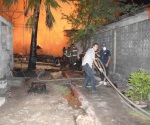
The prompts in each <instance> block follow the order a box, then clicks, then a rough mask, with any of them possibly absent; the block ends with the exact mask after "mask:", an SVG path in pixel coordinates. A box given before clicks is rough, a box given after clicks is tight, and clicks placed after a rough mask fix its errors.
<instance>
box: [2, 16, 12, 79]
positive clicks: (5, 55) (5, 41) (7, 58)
mask: <svg viewBox="0 0 150 125" xmlns="http://www.w3.org/2000/svg"><path fill="white" fill-rule="evenodd" d="M12 28H13V27H12V24H11V23H10V22H8V21H7V20H5V19H4V18H3V17H1V16H0V52H1V53H0V65H1V66H0V79H1V78H4V77H9V76H10V68H11V69H12V68H13V41H12ZM9 67H10V68H9Z"/></svg>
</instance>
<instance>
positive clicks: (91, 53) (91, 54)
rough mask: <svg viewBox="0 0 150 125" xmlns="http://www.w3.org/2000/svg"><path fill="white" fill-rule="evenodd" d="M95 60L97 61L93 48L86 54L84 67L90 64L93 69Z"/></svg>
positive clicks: (83, 62)
mask: <svg viewBox="0 0 150 125" xmlns="http://www.w3.org/2000/svg"><path fill="white" fill-rule="evenodd" d="M94 59H95V51H94V49H93V48H90V49H88V50H87V52H86V53H85V56H84V58H83V60H82V66H83V65H85V64H86V63H88V64H89V66H90V67H91V68H92V64H93V60H94Z"/></svg>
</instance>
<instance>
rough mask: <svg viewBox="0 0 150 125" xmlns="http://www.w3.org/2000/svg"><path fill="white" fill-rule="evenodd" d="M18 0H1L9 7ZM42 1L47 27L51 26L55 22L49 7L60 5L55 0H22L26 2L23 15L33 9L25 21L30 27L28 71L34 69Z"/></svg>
mask: <svg viewBox="0 0 150 125" xmlns="http://www.w3.org/2000/svg"><path fill="white" fill-rule="evenodd" d="M18 1H19V0H3V4H4V5H6V6H8V7H10V6H11V5H12V4H17V3H18ZM60 1H62V2H66V1H67V0H60ZM42 2H43V3H44V6H45V11H46V19H45V23H46V26H47V27H48V28H49V29H51V28H52V27H53V23H54V22H55V19H54V17H53V15H52V13H51V7H52V8H55V9H57V8H58V7H60V6H59V4H58V2H57V1H56V0H25V1H24V3H25V4H26V8H25V16H27V15H28V13H29V11H31V12H32V10H33V14H30V17H29V18H28V20H27V22H26V25H27V26H30V27H31V28H32V35H31V45H30V56H29V63H28V71H32V70H35V69H36V58H37V54H36V46H37V32H38V22H39V15H40V9H41V8H40V6H41V3H42Z"/></svg>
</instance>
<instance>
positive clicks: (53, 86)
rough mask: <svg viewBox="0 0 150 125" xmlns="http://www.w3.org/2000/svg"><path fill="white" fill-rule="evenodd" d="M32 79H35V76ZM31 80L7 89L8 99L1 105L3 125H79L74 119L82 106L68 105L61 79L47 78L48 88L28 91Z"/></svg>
mask: <svg viewBox="0 0 150 125" xmlns="http://www.w3.org/2000/svg"><path fill="white" fill-rule="evenodd" d="M32 81H34V82H36V78H35V79H32V80H31V82H32ZM29 83H30V81H28V82H26V83H25V84H23V85H22V86H20V87H11V89H10V90H9V91H7V92H6V94H5V97H6V102H5V104H4V105H3V106H1V107H0V125H76V123H75V119H76V117H77V116H78V115H81V114H82V113H83V110H82V109H80V108H72V107H71V106H69V105H68V102H67V101H66V100H65V98H63V97H62V93H61V92H60V90H59V85H60V84H61V83H57V82H47V83H46V85H47V86H46V87H47V90H48V92H46V93H43V94H36V93H30V94H28V93H27V91H28V89H29V88H28V87H29Z"/></svg>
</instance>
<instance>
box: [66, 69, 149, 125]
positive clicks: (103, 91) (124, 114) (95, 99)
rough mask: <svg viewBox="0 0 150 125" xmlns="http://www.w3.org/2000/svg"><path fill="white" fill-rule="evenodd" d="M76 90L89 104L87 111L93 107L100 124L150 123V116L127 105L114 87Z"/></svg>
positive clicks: (79, 96) (84, 101)
mask: <svg viewBox="0 0 150 125" xmlns="http://www.w3.org/2000/svg"><path fill="white" fill-rule="evenodd" d="M67 73H68V76H69V77H73V76H74V75H73V72H71V73H69V72H67ZM76 76H77V75H76ZM76 82H79V81H76ZM97 82H98V81H97ZM75 84H76V83H75ZM77 84H79V83H77ZM81 84H83V83H81ZM75 91H79V92H76V93H77V96H78V98H79V99H80V100H81V101H82V104H85V105H87V107H86V108H87V111H88V109H90V110H91V109H93V112H94V113H93V117H94V119H98V121H99V124H100V125H150V118H148V117H145V116H143V115H141V114H140V113H138V112H135V111H133V110H132V109H130V108H129V107H127V106H126V105H125V103H124V102H123V101H122V100H121V98H119V96H118V95H117V93H116V92H115V90H114V89H113V88H112V87H106V86H98V87H97V92H96V93H94V94H92V93H91V91H90V88H89V89H88V90H86V91H83V90H82V89H81V88H79V87H78V88H76V90H75ZM91 107H92V108H91Z"/></svg>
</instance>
